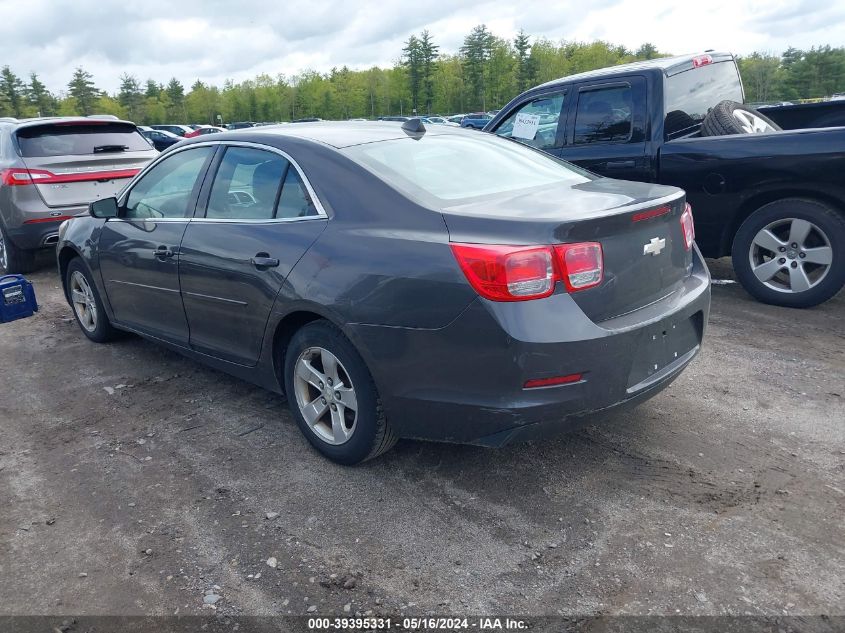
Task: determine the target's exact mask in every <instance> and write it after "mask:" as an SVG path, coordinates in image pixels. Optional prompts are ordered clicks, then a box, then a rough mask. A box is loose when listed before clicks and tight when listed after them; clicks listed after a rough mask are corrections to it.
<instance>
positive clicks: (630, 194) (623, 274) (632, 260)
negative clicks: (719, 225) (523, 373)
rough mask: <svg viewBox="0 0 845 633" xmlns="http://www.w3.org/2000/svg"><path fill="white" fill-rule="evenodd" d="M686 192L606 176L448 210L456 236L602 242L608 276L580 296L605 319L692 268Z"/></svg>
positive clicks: (653, 296)
mask: <svg viewBox="0 0 845 633" xmlns="http://www.w3.org/2000/svg"><path fill="white" fill-rule="evenodd" d="M684 207H685V200H684V195H683V192H682V191H680V190H678V189H674V188H671V187H663V186H660V185H652V184H648V183H633V182H623V181H618V180H610V179H606V178H601V179H597V180H593V181H590V182H586V183H581V184H577V185H574V186H568V185H561V186H552V187H542V188H538V189H536V190H533V191H528V192H516V193H510V194H507V195H504V196H497V197H495V198H488V199H485V200H483V201H473V202H470V203H464V204H460V205H456V206H452V207H449V208H447V209H444V210H443V211H444V219H445V222H446V225H447V227H448V229H449V235H450V239H451V240H452V241H453V242H463V243H478V244H513V245H537V244H544V245H555V244H564V243H580V242H599V243H600V244H601V247H602V252H603V256H604V279H603V281H602V283H601V284H600V285H599V286H596V287H593V288H589V289H585V290H581V291H577V292H573V293H572V297H573V299H574V300H575V302H576V303H577V304H578V305H579V306H580V307H581V309H582V310H584V312H585V313H586V314H587V316H589V317H590V318H591V319H592V320H593V321H595V322H600V321H604V320H607V319H610V318H613V317H616V316H620V315H622V314H627V313H629V312H632V311H634V310H637V309H639V308H642V307H644V306H646V305H649V304H651V303H654V302H655V301H658V300H660V299H662V298H664V297H666V296H668V295H670V294H671V293H673V292H675V291H676V290H678V289H679V288H680V286H681V285H682V283H683V280H684V279H685V278H686V277H688V276H689V274H690V272H691V270H692V254H691V250H688V249H687V248H686V244H685V240H684V232H683V227H682V225H681V214H682V213H683V212H684Z"/></svg>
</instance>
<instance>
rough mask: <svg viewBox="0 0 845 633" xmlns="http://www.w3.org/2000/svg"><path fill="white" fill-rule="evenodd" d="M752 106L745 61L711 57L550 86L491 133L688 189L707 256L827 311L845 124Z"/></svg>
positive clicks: (780, 299) (841, 225)
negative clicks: (798, 121)
mask: <svg viewBox="0 0 845 633" xmlns="http://www.w3.org/2000/svg"><path fill="white" fill-rule="evenodd" d="M743 100H744V93H743V88H742V81H741V79H740V76H739V71H738V69H737V65H736V61H735V59H734V57H733V55H731V54H730V53H716V52H708V53H704V54H701V55H690V56H684V57H672V58H666V59H656V60H650V61H647V62H636V63H633V64H625V65H621V66H615V67H611V68H603V69H600V70H595V71H591V72H587V73H582V74H578V75H573V76H570V77H564V78H563V79H558V80H555V81H552V82H549V83H545V84H543V85H541V86H537V87H536V88H532V89H531V90H528V91H527V92H525V93H523V94H521V95H519V96H518V97H516V98H515V99H513V100H512V101H511V102H510V103H508V104H507V105H506V106H505V107H504V108H502V110H501V111H500V112H499V114H498V115H497V116H496V117H494V118H493V119H492V120H491V121H490V123H488V124H487V125H486V126H485V127H484V130H485V131H487V132H492V133H494V134H499V135H500V136H504V137H509V138H513V139H514V140H518V141H520V142H523V143H528V144H530V145H532V146H534V147H536V148H538V149H541V150H544V151H546V152H549V153H551V154H553V155H555V156H559V157H561V158H563V159H565V160H568V161H571V162H573V163H575V164H577V165H580V166H582V167H585V168H587V169H589V170H591V171H593V172H596V173H598V174H600V175H604V176H608V177H612V178H622V179H626V180H639V181H645V182H657V183H662V184H669V185H675V186H678V187H681V188H683V189H685V190H686V192H687V198H688V200H689V202H690V204H691V205H692V208H693V212H694V214H695V224H696V234H697V235H696V241H697V242H698V245H699V247H700V248H701V251H702V252H703V254H704V255H705V256H707V257H723V256H725V255H728V254H730V255H732V257H733V263H734V269H735V271H736V274H737V277H738V278H739V280H740V282H741V283H742V285H743V286H744V287H745V288H746V289H747V290H748V292H749V293H751V294H752V295H753V296H755V297H756V298H757V299H759V300H761V301H765V302H767V303H772V304H777V305H784V306H791V307H809V306H813V305H817V304H819V303H821V302H823V301H826V300H827V299H829V298H831V297H832V296H834V295H835V294H836V293H837V292H838V291H839V290H840V289H841V288H842V286H843V284H845V127H827V128H818V129H792V130H782V129H781V128H780V126H778V125H777V124H776V123H774V121H773V120H772V119H773V118H776V117H774V116H773V117H772V118H769V117H767V116H765V115H763V114H761V113H760V112H758V111H756V110H754V109H753V108H750V107H748V106H744V105H742V103H743ZM772 114H774V111H772Z"/></svg>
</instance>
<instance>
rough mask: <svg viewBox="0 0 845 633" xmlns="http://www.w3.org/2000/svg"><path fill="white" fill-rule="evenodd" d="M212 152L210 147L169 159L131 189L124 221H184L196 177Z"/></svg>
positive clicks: (186, 151) (178, 153) (185, 152)
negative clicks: (156, 219)
mask: <svg viewBox="0 0 845 633" xmlns="http://www.w3.org/2000/svg"><path fill="white" fill-rule="evenodd" d="M213 152H214V148H212V147H197V148H195V149H189V150H185V151H183V152H177V153H176V154H172V155H171V156H168V157H167V158H165V159H164V160H162V161H161V162H160V163H158V164H157V165H156V166H155V167H153V168H152V169H151V170H150V171H148V172H147V173H146V174H144V176H142V177H141V179H140V180H139V181H138V182H137V183H136V184H135V186H133V187H132V190H131V191H130V192H129V197H128V198H127V200H126V209H125V211H124V214H123V217H126V218H186V217H188V216H190V215H191V213H192V211H193V209H192V208H191V206H190V202H191V200H192V194H193V191H194V188H195V187H196V186H197V184H198V180H199V176H200V175H201V174H202V173H203V171H204V170H205V165H206V162H207V161H208V160H209V158H210V157H211V154H212V153H213Z"/></svg>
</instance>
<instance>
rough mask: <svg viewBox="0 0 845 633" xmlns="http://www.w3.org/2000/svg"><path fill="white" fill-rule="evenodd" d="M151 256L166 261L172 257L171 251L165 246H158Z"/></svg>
mask: <svg viewBox="0 0 845 633" xmlns="http://www.w3.org/2000/svg"><path fill="white" fill-rule="evenodd" d="M153 256H154V257H158V258H159V259H166V258H168V257H173V251H171V250H170V249H169V248H167V247H166V246H159V247H158V248H157V249H156V250H154V251H153Z"/></svg>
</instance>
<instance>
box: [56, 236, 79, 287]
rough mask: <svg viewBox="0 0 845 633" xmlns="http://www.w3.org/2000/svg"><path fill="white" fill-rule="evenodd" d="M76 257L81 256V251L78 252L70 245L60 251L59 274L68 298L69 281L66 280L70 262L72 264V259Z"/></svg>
mask: <svg viewBox="0 0 845 633" xmlns="http://www.w3.org/2000/svg"><path fill="white" fill-rule="evenodd" d="M74 257H79V253H77V252H76V251H75V250H73V249H72V248H71V247H70V246H65V247H64V248H63V249H62V250H61V251H60V252H59V276H60V277H61V280H62V289H63V290H64V293H65V297H66V298H67V282H66V277H67V267H68V264H70V261H71V260H72V259H73V258H74Z"/></svg>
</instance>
